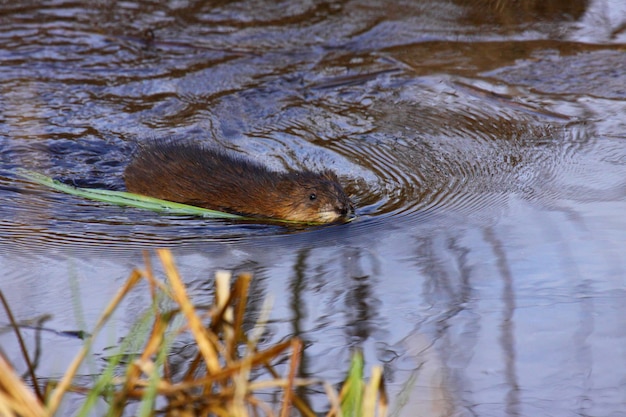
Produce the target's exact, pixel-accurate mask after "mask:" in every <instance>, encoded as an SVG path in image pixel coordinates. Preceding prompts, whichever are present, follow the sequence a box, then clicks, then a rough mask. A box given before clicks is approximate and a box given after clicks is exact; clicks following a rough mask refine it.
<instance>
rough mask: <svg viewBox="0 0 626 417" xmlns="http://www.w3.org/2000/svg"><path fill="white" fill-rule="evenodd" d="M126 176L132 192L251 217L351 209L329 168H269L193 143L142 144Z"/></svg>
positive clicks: (308, 218) (321, 218)
mask: <svg viewBox="0 0 626 417" xmlns="http://www.w3.org/2000/svg"><path fill="white" fill-rule="evenodd" d="M124 181H125V182H126V188H127V189H128V191H131V192H133V193H137V194H143V195H147V196H150V197H156V198H160V199H163V200H169V201H175V202H179V203H185V204H191V205H194V206H199V207H205V208H209V209H213V210H220V211H226V212H230V213H236V214H242V215H245V216H251V217H265V218H275V219H282V220H294V221H303V222H323V223H328V222H334V221H338V220H341V219H343V218H346V217H347V216H348V215H350V214H351V213H352V210H353V207H352V203H351V202H350V200H349V198H348V197H347V196H346V194H345V193H344V191H343V189H342V188H341V185H340V184H339V180H338V179H337V176H336V175H335V173H333V172H331V171H323V172H320V173H316V172H312V171H306V170H305V171H294V172H287V173H283V172H276V171H270V170H268V169H267V168H265V167H263V166H261V165H258V164H256V163H254V162H251V161H248V160H246V159H243V158H240V157H236V156H233V155H230V154H227V153H224V152H220V151H217V150H214V149H210V148H206V147H202V146H199V145H195V144H191V143H176V142H173V141H155V142H152V143H150V144H148V145H145V146H142V147H140V149H139V151H138V152H137V154H136V156H135V157H134V159H133V160H132V161H131V163H130V164H129V165H128V167H126V171H125V172H124Z"/></svg>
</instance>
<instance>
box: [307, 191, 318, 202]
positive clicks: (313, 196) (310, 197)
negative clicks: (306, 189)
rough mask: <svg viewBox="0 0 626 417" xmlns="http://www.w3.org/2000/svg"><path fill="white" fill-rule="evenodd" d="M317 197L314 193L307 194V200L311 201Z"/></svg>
mask: <svg viewBox="0 0 626 417" xmlns="http://www.w3.org/2000/svg"><path fill="white" fill-rule="evenodd" d="M316 198H317V195H316V194H315V193H311V195H309V200H311V201H313V200H315V199H316Z"/></svg>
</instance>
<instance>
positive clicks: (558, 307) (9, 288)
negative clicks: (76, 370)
mask: <svg viewBox="0 0 626 417" xmlns="http://www.w3.org/2000/svg"><path fill="white" fill-rule="evenodd" d="M510 3H511V4H508V3H506V2H496V1H486V0H485V1H480V0H475V1H460V0H459V1H449V2H446V1H415V2H375V1H344V2H338V3H335V2H324V1H300V2H292V1H285V2H273V1H242V2H207V3H206V4H204V3H202V2H200V3H194V2H186V1H182V2H170V3H168V4H163V5H160V4H158V3H152V2H133V1H126V2H117V3H109V2H99V3H98V2H94V3H92V4H91V5H90V6H89V7H83V6H81V5H79V4H77V3H71V2H62V1H50V2H44V3H43V5H42V4H40V2H31V3H28V2H19V4H11V3H6V2H5V3H4V4H2V5H1V6H0V25H1V27H2V28H3V29H2V31H0V144H1V146H0V210H1V211H2V216H0V236H1V238H0V239H1V240H0V264H1V265H2V270H3V273H2V274H0V288H1V289H2V291H3V292H4V293H5V295H6V296H7V298H8V299H9V302H11V303H12V305H13V307H14V309H15V314H16V315H17V316H18V317H17V318H18V319H20V320H31V319H34V318H37V317H39V316H41V315H44V314H50V315H51V316H52V318H51V319H50V320H49V321H47V322H46V323H45V326H46V327H47V328H49V329H51V330H54V331H62V330H68V329H69V330H73V329H80V328H83V327H86V328H87V329H90V328H91V327H92V326H93V323H94V321H95V320H96V318H97V316H98V315H99V313H100V312H101V310H102V309H103V307H104V305H105V303H106V302H107V301H108V299H109V298H110V296H111V295H112V294H113V293H114V292H115V291H116V290H117V287H118V286H119V284H120V283H121V282H122V281H123V280H124V279H125V278H126V277H127V275H128V273H129V271H130V269H131V268H132V266H135V265H138V264H140V263H141V250H143V249H146V248H154V247H163V246H166V247H170V248H172V249H173V251H174V254H175V255H176V256H177V260H178V264H179V267H180V269H181V273H182V274H183V276H184V277H186V280H187V282H188V284H189V286H190V288H191V291H192V292H193V293H194V295H195V296H196V297H197V299H198V300H199V301H206V300H207V299H209V297H210V295H211V288H210V284H209V283H210V279H209V278H210V277H211V275H212V273H213V272H214V271H215V270H216V269H220V268H228V269H234V270H243V269H246V270H251V271H253V272H254V273H255V276H256V280H255V291H256V294H257V295H258V297H259V299H261V298H262V297H263V296H264V295H267V294H272V295H273V296H274V298H275V306H274V313H273V322H272V325H271V326H270V331H269V333H268V335H267V342H268V343H271V342H273V341H275V340H278V339H280V338H282V337H284V336H285V335H288V334H294V333H295V334H299V335H300V336H301V337H302V338H303V339H304V340H305V341H307V342H308V343H309V344H308V348H307V349H306V352H305V355H306V360H305V361H304V362H303V364H304V365H303V370H302V373H303V374H315V375H318V376H322V377H325V378H328V379H330V380H335V381H338V380H339V379H340V378H341V377H342V375H341V373H340V371H339V369H345V365H346V364H347V360H348V354H349V349H348V348H349V347H353V346H359V347H362V348H363V350H364V352H365V356H366V360H367V362H368V363H369V364H373V363H383V364H385V372H386V374H385V376H386V380H387V384H388V389H389V392H390V395H391V398H392V405H393V407H392V408H393V409H394V412H395V413H397V414H394V415H402V416H414V415H418V411H419V415H428V416H449V415H459V416H537V415H557V416H578V415H598V416H609V415H615V416H617V415H622V414H623V413H624V410H626V387H625V385H624V380H625V379H624V375H626V338H625V336H624V335H625V333H624V328H625V325H626V319H625V317H626V309H625V307H624V305H625V303H624V302H623V297H624V296H625V295H626V292H625V290H626V257H625V256H624V248H625V247H626V217H625V216H624V211H625V209H626V116H625V114H626V55H625V54H624V45H625V44H626V30H624V27H626V7H624V6H623V5H621V4H620V3H619V2H611V1H609V0H598V1H589V2H584V1H573V2H572V1H548V2H544V1H542V2H540V1H528V0H527V1H521V2H510ZM513 3H515V4H513ZM154 137H172V138H180V139H182V138H186V139H192V140H197V141H204V142H206V143H210V144H212V145H215V146H221V147H224V148H227V149H230V150H231V151H233V152H240V153H242V154H244V155H246V156H248V157H250V158H252V159H255V160H257V161H260V162H262V163H264V164H267V165H268V166H271V167H273V168H277V169H295V168H302V167H307V168H311V169H321V168H331V169H333V170H334V171H336V172H337V173H338V175H339V177H340V179H341V181H342V182H343V183H344V185H345V187H346V189H347V190H348V191H349V192H350V194H351V195H352V198H353V199H354V201H355V203H356V205H357V214H358V216H359V217H358V219H357V220H356V221H354V222H352V223H350V224H345V225H334V226H330V227H321V228H309V229H305V230H294V229H289V228H285V227H282V226H276V225H267V224H236V223H230V222H225V221H209V220H200V219H194V218H185V217H172V216H166V215H159V214H155V213H152V212H144V211H140V210H137V209H131V208H121V207H116V206H110V205H106V204H102V203H97V202H91V201H85V200H81V199H79V198H75V197H71V196H67V195H62V194H58V193H55V192H52V191H50V190H46V189H43V188H42V187H39V186H36V185H34V184H30V183H28V182H25V181H22V180H19V179H17V178H16V177H15V174H14V169H15V168H16V167H27V168H30V169H34V170H37V171H39V172H43V173H45V174H48V175H51V176H54V177H56V178H60V179H63V180H65V181H70V182H75V183H79V184H81V185H91V186H97V187H108V188H119V189H121V188H122V187H123V181H122V172H123V169H124V166H125V164H126V163H127V161H128V158H129V155H130V154H131V153H132V151H133V149H134V148H135V146H136V143H138V142H140V141H142V140H146V139H150V138H154ZM147 298H148V296H147V295H145V296H143V295H141V294H137V295H136V298H135V299H134V300H132V301H131V302H129V303H128V304H127V305H125V308H124V309H123V310H122V311H121V312H120V314H119V315H118V316H116V320H115V321H114V324H113V325H112V326H111V328H110V329H109V331H108V336H107V337H104V338H103V339H102V340H99V341H97V344H96V354H97V356H106V347H107V346H110V345H114V344H116V343H117V338H118V337H120V336H121V335H123V334H125V332H126V330H127V329H128V328H129V326H130V325H131V323H133V322H134V320H135V318H137V317H138V316H139V315H140V314H141V312H142V309H143V306H144V305H146V306H147V304H143V303H142V301H146V303H147ZM2 314H3V313H2ZM5 324H6V318H5V317H4V316H2V315H0V325H2V326H3V325H5ZM31 336H32V338H33V339H32V340H31V343H33V344H34V340H35V334H34V333H33V334H32V335H31ZM40 336H41V337H42V338H43V342H44V346H45V349H43V351H42V352H41V359H40V365H39V372H40V374H41V375H43V376H49V377H55V376H58V375H59V374H60V373H61V372H62V370H63V369H65V366H66V364H67V363H68V362H69V360H70V358H72V357H73V355H74V354H75V353H76V351H77V349H78V347H79V346H80V342H79V341H76V340H73V339H71V338H68V337H66V336H63V335H61V334H57V333H54V332H44V333H43V334H41V335H40ZM0 343H1V345H0V346H1V349H2V351H3V352H4V353H5V354H6V355H7V356H8V357H9V358H10V359H14V360H15V361H16V362H17V364H18V366H19V365H20V364H21V362H20V360H19V353H18V349H17V345H16V343H15V341H14V340H13V339H12V337H11V336H10V335H8V334H0ZM94 366H95V369H97V367H98V364H97V363H96V364H95V365H94ZM90 371H93V369H92V370H90V369H85V371H84V372H85V373H86V374H88V373H89V372H90ZM310 400H311V401H312V402H313V403H315V402H316V398H315V396H314V394H311V399H310ZM68 407H70V408H71V405H69V406H68Z"/></svg>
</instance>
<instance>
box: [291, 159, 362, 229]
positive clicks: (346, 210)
mask: <svg viewBox="0 0 626 417" xmlns="http://www.w3.org/2000/svg"><path fill="white" fill-rule="evenodd" d="M288 176H289V177H290V180H291V181H289V182H290V184H289V185H288V186H287V190H286V195H285V196H284V197H285V199H283V201H281V203H282V204H281V205H280V206H281V207H280V211H281V213H279V215H280V218H282V219H284V220H292V221H299V222H315V223H332V222H336V221H340V220H345V219H347V218H348V217H349V216H350V215H352V214H353V212H354V206H353V205H352V202H351V201H350V199H349V198H348V196H346V193H345V192H344V191H343V188H341V184H339V179H338V178H337V175H336V174H335V173H334V172H332V171H324V172H321V173H314V172H310V171H305V172H297V173H291V174H288Z"/></svg>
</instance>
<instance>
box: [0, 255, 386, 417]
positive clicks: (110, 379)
mask: <svg viewBox="0 0 626 417" xmlns="http://www.w3.org/2000/svg"><path fill="white" fill-rule="evenodd" d="M157 254H158V257H159V259H160V261H161V263H162V265H163V268H164V271H165V275H166V277H167V279H166V281H165V282H164V281H160V280H158V279H157V278H156V277H155V275H154V274H153V272H152V268H151V266H150V262H149V258H148V257H147V256H146V267H145V269H143V270H134V271H133V272H132V273H131V275H130V277H129V278H128V279H127V281H126V282H125V284H124V286H123V287H122V288H121V289H120V290H119V291H118V293H117V294H116V296H115V297H114V298H113V299H112V300H111V301H110V303H109V305H108V306H107V308H106V309H105V311H104V313H103V314H102V316H101V317H100V319H99V320H98V322H97V324H96V326H95V328H94V330H93V332H92V334H91V337H89V338H87V339H86V341H85V344H84V346H83V348H82V349H81V351H80V352H79V354H78V355H77V356H76V358H75V359H74V360H73V361H72V363H71V364H70V366H69V367H68V369H67V371H66V372H65V374H64V376H63V377H62V378H61V379H60V380H59V381H57V382H55V383H54V384H47V386H46V389H45V390H44V392H43V393H42V392H41V391H40V389H39V387H38V386H37V383H36V382H34V381H36V378H35V374H34V370H33V369H32V366H31V365H29V368H31V369H30V370H29V373H30V378H31V379H32V381H33V388H31V387H29V386H28V385H27V384H26V383H25V382H24V381H22V379H21V378H20V377H18V376H17V375H16V374H15V372H14V371H13V369H12V367H11V365H10V364H9V363H8V362H7V361H6V359H5V358H4V357H2V356H1V355H0V415H2V416H22V417H42V416H54V415H55V414H56V413H57V411H58V410H59V407H60V405H61V402H62V400H63V398H64V397H65V396H66V394H67V393H68V392H78V393H82V394H83V395H84V398H85V401H84V402H83V404H82V406H81V409H80V410H78V415H89V413H90V411H93V406H94V404H95V403H96V400H97V399H98V398H104V399H105V400H106V401H107V403H108V404H109V407H110V408H109V410H108V411H107V415H110V416H120V415H123V414H125V413H127V412H128V411H127V408H128V407H129V405H135V406H136V409H133V414H137V415H145V416H151V415H156V414H161V415H166V416H181V417H183V416H224V417H226V416H228V417H247V416H280V417H287V416H289V415H293V411H294V409H296V410H297V411H298V412H299V414H300V415H302V416H306V417H309V416H310V417H313V416H318V415H320V414H319V413H316V412H314V411H313V410H312V409H311V408H310V407H309V406H308V405H307V403H306V402H305V401H304V400H303V399H302V398H300V397H299V396H298V395H297V394H296V389H297V388H299V387H303V386H311V385H317V386H318V387H319V386H320V385H321V386H322V387H323V388H324V390H325V391H326V393H327V394H328V399H329V405H328V407H327V409H328V411H327V412H326V415H327V416H328V417H335V416H337V417H340V416H345V417H347V416H351V417H352V416H354V417H357V416H358V417H374V416H384V415H385V414H386V409H387V400H386V396H385V393H384V389H383V383H382V370H381V368H380V367H374V368H373V370H372V376H371V378H370V382H369V383H368V384H366V383H365V382H364V381H363V357H362V355H361V354H360V353H358V352H357V353H356V354H355V355H354V356H353V359H352V365H351V367H350V370H349V371H348V376H347V378H346V380H345V382H344V384H343V386H342V388H341V390H340V391H339V392H337V391H336V390H335V389H334V388H333V386H332V385H331V384H330V383H328V382H323V381H319V380H313V379H302V378H299V377H298V376H297V373H298V372H297V371H298V367H299V363H300V360H301V355H302V351H303V345H302V342H301V341H300V340H299V339H297V338H292V339H289V340H286V341H283V342H280V343H278V344H276V345H274V346H271V347H268V348H261V347H260V346H259V345H258V338H259V335H260V334H261V333H262V327H263V324H264V323H263V322H264V319H263V315H262V318H261V319H260V320H258V322H257V324H256V328H255V329H253V330H252V331H250V332H248V333H246V332H244V330H243V324H244V317H245V313H246V305H247V301H248V289H249V287H250V281H251V279H252V277H251V276H250V275H248V274H241V275H239V276H238V277H237V278H236V279H235V280H234V282H231V276H230V274H228V273H225V272H223V273H218V274H217V276H216V280H215V300H214V302H213V305H212V306H211V308H209V309H208V310H206V311H202V312H201V310H200V309H197V308H195V307H194V305H193V304H192V303H191V301H190V299H189V296H188V294H187V291H186V288H185V286H184V284H183V282H182V280H181V278H180V276H179V274H178V271H177V269H176V266H175V265H174V261H173V258H172V255H171V253H170V252H169V251H167V250H159V251H157ZM141 280H146V281H147V282H148V283H149V288H150V293H151V296H152V299H153V304H152V307H153V309H152V311H151V315H150V320H151V326H150V331H149V333H148V335H147V337H146V339H145V341H144V342H143V350H142V352H141V353H139V354H138V355H137V356H136V357H135V358H134V359H133V360H131V361H130V362H129V363H128V364H127V365H126V368H125V370H124V372H123V376H119V372H117V374H118V376H115V374H116V372H114V369H118V368H119V367H120V366H121V365H120V361H119V360H118V361H116V360H112V361H111V363H110V364H109V367H108V368H107V369H105V371H103V372H102V375H100V377H99V378H98V379H97V381H96V382H95V383H94V384H93V386H89V387H85V386H79V385H77V384H76V383H75V382H73V381H74V380H75V377H76V374H77V371H78V369H79V366H80V365H81V363H82V362H83V361H84V360H85V358H86V357H87V356H88V355H89V353H90V348H91V341H92V340H93V339H94V338H95V337H96V336H97V335H98V333H99V332H100V331H101V330H102V328H103V326H104V325H105V323H106V322H107V320H108V319H109V318H110V317H111V315H112V314H113V312H114V311H115V309H116V308H117V307H118V305H119V304H120V302H121V301H122V300H123V299H124V297H126V295H127V294H128V293H129V292H130V291H131V290H132V289H133V288H134V287H135V286H136V285H137V283H138V282H140V281H141ZM0 296H1V293H0ZM163 297H166V298H167V299H170V300H172V301H173V303H174V305H175V308H174V309H168V310H161V309H160V308H159V307H158V306H159V305H162V304H164V303H160V302H157V301H158V300H159V299H162V298H163ZM1 301H2V302H3V304H4V308H5V311H7V313H8V315H9V319H10V321H11V323H12V326H13V328H14V330H15V333H16V337H18V339H19V340H21V337H20V331H19V326H18V325H17V324H16V323H15V321H14V320H13V318H12V316H11V314H10V309H9V307H8V305H6V302H5V301H4V297H1ZM181 316H182V317H183V318H184V321H183V325H182V326H180V325H176V324H175V319H177V318H180V317H181ZM207 323H208V324H207ZM183 333H189V334H191V335H192V336H193V338H194V341H195V344H196V345H197V355H196V356H195V357H194V358H193V359H192V360H190V361H188V362H186V366H187V368H186V369H185V370H184V372H183V375H182V376H180V373H179V374H178V376H177V377H174V376H173V375H172V372H171V366H170V364H169V362H168V355H169V354H170V347H171V344H172V342H173V340H175V338H176V337H177V336H180V335H182V334H183ZM121 349H122V350H123V347H122V348H121ZM22 352H23V355H24V359H25V360H26V363H27V364H29V361H28V355H27V352H26V349H25V348H23V349H22ZM124 353H125V352H123V351H122V352H121V354H120V355H119V356H120V357H121V356H123V355H124ZM276 363H280V364H281V366H280V367H279V366H276V365H274V364H276ZM285 364H286V366H285ZM277 368H280V369H282V374H281V372H280V371H279V370H278V369H277ZM253 371H254V372H255V373H256V375H257V377H256V378H251V374H252V372H253ZM261 371H262V372H261ZM258 375H261V377H259V376H258ZM269 390H274V391H276V392H279V393H280V397H279V398H280V399H281V400H280V401H278V402H274V403H272V404H270V403H268V402H267V401H264V400H263V396H262V395H259V394H258V393H267V392H268V391H269ZM157 400H158V404H159V406H158V407H157V406H156V404H157Z"/></svg>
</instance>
